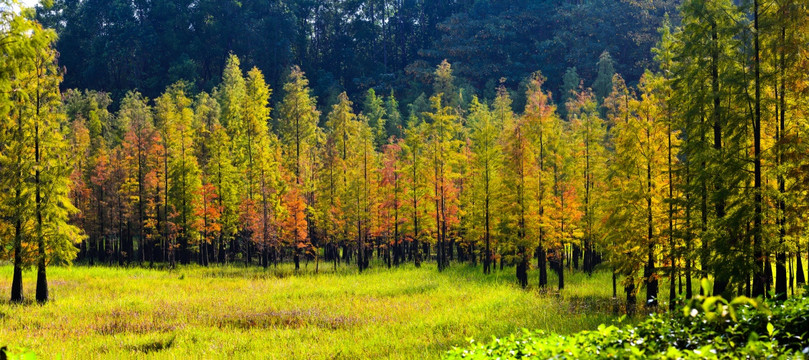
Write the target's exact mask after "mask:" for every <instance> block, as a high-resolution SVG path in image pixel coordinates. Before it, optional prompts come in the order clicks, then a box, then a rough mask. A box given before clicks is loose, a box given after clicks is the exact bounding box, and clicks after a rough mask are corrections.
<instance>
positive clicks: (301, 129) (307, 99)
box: [278, 66, 320, 268]
mask: <svg viewBox="0 0 809 360" xmlns="http://www.w3.org/2000/svg"><path fill="white" fill-rule="evenodd" d="M278 115H279V119H278V132H279V134H280V140H281V145H282V146H281V148H282V150H283V159H284V167H285V168H286V169H288V170H289V171H290V172H292V174H293V177H292V180H293V182H292V184H293V186H296V187H298V189H297V191H296V192H297V193H300V194H301V196H304V198H306V200H307V206H311V205H312V197H311V187H312V186H313V184H311V183H309V182H308V181H307V179H309V178H310V177H309V176H308V174H309V172H310V171H312V170H313V164H312V161H311V158H310V157H308V156H307V154H310V152H311V150H312V149H313V148H314V146H315V143H316V136H315V135H316V132H317V130H318V127H317V124H318V121H319V120H320V112H319V111H318V110H317V106H316V99H315V98H314V97H313V96H312V95H311V90H310V89H309V80H307V79H306V76H305V75H304V73H303V71H301V69H300V68H299V67H297V66H294V67H293V68H292V69H291V71H290V73H289V76H288V77H287V82H286V83H285V84H284V98H283V100H282V101H281V103H280V104H279V105H278ZM292 214H293V216H299V215H300V214H306V218H305V219H303V221H307V222H309V221H308V218H309V216H310V215H309V214H307V213H306V211H305V210H304V212H302V213H299V212H297V211H295V212H292ZM296 223H298V221H296ZM302 249H303V247H301V248H297V247H296V248H295V263H296V268H298V267H299V266H298V264H299V263H300V255H301V252H300V251H301V250H302Z"/></svg>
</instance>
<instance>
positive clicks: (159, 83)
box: [38, 0, 679, 108]
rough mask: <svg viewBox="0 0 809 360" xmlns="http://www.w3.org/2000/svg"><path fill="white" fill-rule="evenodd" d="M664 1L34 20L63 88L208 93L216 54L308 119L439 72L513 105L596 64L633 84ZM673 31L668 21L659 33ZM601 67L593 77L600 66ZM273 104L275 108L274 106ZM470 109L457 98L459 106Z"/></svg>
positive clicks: (396, 1) (108, 5)
mask: <svg viewBox="0 0 809 360" xmlns="http://www.w3.org/2000/svg"><path fill="white" fill-rule="evenodd" d="M678 3H679V1H677V0H575V1H571V0H565V1H558V0H552V1H549V0H511V1H503V0H442V1H430V0H241V1H237V0H55V1H54V4H53V6H52V7H51V8H49V9H42V8H40V9H38V17H39V20H40V21H41V22H42V23H43V24H44V25H45V26H46V27H51V28H54V29H56V30H57V32H58V33H59V40H58V43H57V49H58V51H59V52H60V58H59V63H60V65H61V66H63V67H65V68H66V73H65V78H64V83H63V87H64V88H79V89H93V90H100V91H105V92H109V93H110V94H111V95H112V98H113V99H120V98H121V97H122V96H123V95H124V94H125V93H126V92H127V91H129V90H132V89H138V90H140V91H141V92H142V93H143V94H144V95H146V96H148V97H150V98H154V97H156V96H158V95H159V94H160V93H161V92H162V91H163V90H164V89H165V88H166V87H167V86H168V85H170V84H172V83H174V82H176V81H178V80H186V81H188V82H190V83H191V84H192V86H193V87H195V88H196V90H204V91H208V90H211V89H212V88H213V87H214V86H216V85H217V82H218V81H219V79H220V78H221V75H222V71H223V68H224V65H225V60H226V58H227V56H228V54H229V53H233V54H236V55H238V56H239V58H241V59H242V64H243V66H244V67H245V68H248V69H249V68H251V67H253V66H256V67H258V68H260V69H261V70H262V71H263V72H264V73H265V75H266V76H267V80H268V82H269V84H270V85H271V86H272V88H273V89H278V88H279V87H280V83H281V81H282V80H283V79H284V76H285V75H286V74H287V73H288V71H289V69H290V67H291V66H292V65H300V66H301V68H302V69H303V70H304V71H305V72H306V73H307V75H308V77H309V78H310V79H311V81H312V88H313V92H314V95H316V96H317V98H318V102H319V105H320V106H321V107H325V106H328V105H330V104H332V103H334V102H336V98H337V95H338V94H339V93H340V92H342V91H347V92H348V95H349V96H351V97H359V96H360V95H361V94H364V92H365V91H366V90H367V89H369V88H375V89H376V91H377V92H378V93H382V94H390V92H391V91H393V92H394V93H395V94H396V96H397V97H398V98H399V99H400V100H401V101H400V103H402V104H409V103H412V102H413V101H414V100H415V99H417V98H418V96H419V95H420V94H421V93H422V92H426V93H430V90H429V89H431V88H432V86H431V84H430V81H431V79H432V73H433V71H434V69H435V66H436V64H438V63H439V62H441V60H443V59H447V60H449V62H450V63H451V64H452V66H453V70H454V74H455V75H456V76H457V77H458V80H459V82H460V84H461V86H460V88H461V89H462V90H463V91H465V92H467V93H469V92H474V93H475V94H478V95H480V96H482V97H484V98H488V99H491V98H494V96H495V90H496V87H497V86H498V85H499V81H498V79H500V82H505V84H506V86H507V87H508V88H510V89H513V95H514V98H515V103H514V106H515V107H516V108H519V107H520V106H521V104H522V103H524V100H522V97H524V95H523V94H524V84H521V82H522V81H523V79H526V78H528V76H529V75H530V74H531V73H532V72H534V71H537V70H540V71H542V73H543V74H544V75H545V76H546V77H547V78H548V81H547V83H546V87H547V88H548V89H550V90H552V91H554V93H556V94H558V93H559V92H560V90H561V88H562V87H563V77H564V75H565V73H568V80H569V81H571V80H573V81H575V80H576V76H573V74H574V73H573V72H572V70H573V69H574V68H575V71H576V72H575V74H576V75H577V76H578V77H579V79H580V80H581V81H582V82H583V84H584V85H585V86H591V85H592V83H593V82H594V81H595V79H596V76H597V72H598V68H597V63H598V61H599V58H600V57H601V55H602V54H603V53H604V52H605V51H606V52H608V53H609V55H610V56H611V58H612V62H613V65H614V68H615V69H614V70H615V72H617V73H620V74H622V75H623V76H624V78H625V79H627V81H628V82H629V83H634V82H635V81H637V79H638V78H639V77H640V75H641V74H642V73H643V71H644V69H646V68H651V67H652V66H651V62H652V53H651V51H650V49H651V47H652V46H653V45H654V44H655V42H656V41H658V40H659V35H658V33H657V28H658V27H659V25H660V24H661V22H662V20H663V18H664V16H665V15H666V14H671V15H672V16H675V14H676V13H677V11H676V6H677V4H678ZM672 20H673V22H675V23H676V22H677V19H672ZM602 64H605V63H603V62H602ZM274 96H278V94H277V92H276V94H274ZM470 98H471V96H470Z"/></svg>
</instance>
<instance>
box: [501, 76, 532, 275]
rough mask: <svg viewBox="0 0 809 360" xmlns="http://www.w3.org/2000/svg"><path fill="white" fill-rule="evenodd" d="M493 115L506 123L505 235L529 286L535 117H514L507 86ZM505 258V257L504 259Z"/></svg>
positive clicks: (503, 142) (503, 145) (504, 169)
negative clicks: (529, 230) (529, 226)
mask: <svg viewBox="0 0 809 360" xmlns="http://www.w3.org/2000/svg"><path fill="white" fill-rule="evenodd" d="M492 114H493V116H494V117H495V118H497V121H498V122H499V123H501V124H503V131H502V132H501V139H500V143H501V147H502V149H503V167H502V170H501V174H502V175H501V177H502V181H503V186H504V188H505V191H504V193H503V199H504V201H503V202H502V203H501V205H502V206H503V208H502V210H501V211H502V213H503V216H504V217H505V219H504V222H503V223H502V225H501V227H502V228H503V236H504V237H507V238H508V240H509V241H508V243H509V247H510V248H509V249H507V250H506V251H508V252H510V253H513V254H514V256H515V262H516V263H517V280H518V282H519V283H520V286H522V287H523V288H525V287H526V286H528V266H529V260H530V256H529V255H528V250H529V248H533V247H532V246H529V244H530V243H531V241H530V240H529V237H528V234H527V231H528V220H529V217H530V215H529V213H530V212H531V208H532V206H531V205H532V204H533V201H530V200H531V199H532V198H533V196H532V195H531V193H530V192H531V191H532V189H533V188H534V186H532V185H534V184H535V181H534V180H533V178H534V175H535V174H536V171H535V167H536V162H535V161H536V156H535V155H534V148H533V137H532V135H533V134H532V130H533V129H532V128H533V125H534V124H533V123H532V122H533V121H535V120H537V119H536V118H534V117H528V116H514V114H513V113H512V110H511V98H510V97H509V95H508V91H507V90H506V88H505V87H504V86H502V85H501V86H500V88H499V89H498V91H497V98H495V100H494V105H493V108H492ZM501 261H502V260H501Z"/></svg>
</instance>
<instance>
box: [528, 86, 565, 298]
mask: <svg viewBox="0 0 809 360" xmlns="http://www.w3.org/2000/svg"><path fill="white" fill-rule="evenodd" d="M544 83H545V78H544V77H543V76H542V74H541V73H539V72H536V73H534V74H533V75H531V77H530V78H529V79H528V86H527V89H526V92H525V97H526V103H525V111H524V112H523V116H524V117H526V118H527V122H528V124H529V125H530V126H531V137H532V141H533V144H532V146H533V149H534V151H533V153H534V156H535V160H534V162H535V166H534V169H535V171H536V175H534V179H535V183H536V185H535V186H536V188H535V189H536V190H535V192H534V193H535V194H536V196H535V201H536V202H535V204H536V205H535V210H534V213H533V216H534V217H535V219H534V221H533V223H534V224H535V226H534V227H533V228H534V229H533V231H534V234H535V236H536V239H537V246H536V251H535V252H536V257H537V268H538V269H539V286H540V287H542V286H545V285H547V283H548V274H547V244H546V242H547V233H548V232H549V231H551V229H552V227H553V223H552V220H551V219H550V217H549V216H548V212H547V211H546V209H547V208H549V207H550V206H551V199H552V198H551V196H550V193H551V191H550V189H551V188H552V186H553V176H552V172H551V171H550V170H551V167H550V159H549V158H550V156H551V155H550V154H551V144H553V143H554V142H555V141H556V137H558V136H559V134H555V133H554V129H553V125H554V124H555V123H557V122H558V121H559V119H558V115H557V114H556V106H555V105H554V104H553V103H552V99H551V94H550V93H548V92H545V91H544V90H543V89H542V85H543V84H544Z"/></svg>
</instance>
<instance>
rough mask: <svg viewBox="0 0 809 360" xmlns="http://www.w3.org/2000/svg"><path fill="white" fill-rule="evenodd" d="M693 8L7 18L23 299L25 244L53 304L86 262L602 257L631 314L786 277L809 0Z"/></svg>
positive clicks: (181, 11) (9, 225)
mask: <svg viewBox="0 0 809 360" xmlns="http://www.w3.org/2000/svg"><path fill="white" fill-rule="evenodd" d="M678 3H679V4H678V5H677V6H676V8H675V4H673V2H672V3H669V2H665V1H662V2H658V1H649V2H635V1H631V2H630V1H619V2H616V1H599V0H595V1H577V2H551V1H536V2H533V1H513V2H494V1H493V2H489V1H474V2H472V1H448V2H427V1H424V2H421V1H392V2H387V1H384V0H383V1H334V2H307V1H296V2H291V3H283V2H269V3H268V4H265V3H264V2H244V3H237V2H229V1H228V2H222V1H185V2H181V1H176V0H174V1H132V2H129V1H103V2H102V1H89V0H88V1H81V2H77V1H55V4H53V7H51V8H50V9H44V8H39V9H38V10H37V11H36V12H34V11H33V10H30V9H27V10H22V11H21V12H13V11H7V12H3V17H2V19H1V20H0V21H2V24H0V31H2V32H0V57H2V58H3V59H4V61H3V62H2V65H0V110H1V111H2V114H3V115H2V116H3V118H4V120H3V122H2V123H0V181H1V182H0V212H1V213H2V217H0V231H2V234H3V237H2V238H1V239H2V241H3V245H4V246H3V247H2V252H3V253H2V255H3V256H4V257H6V258H9V259H12V261H13V263H14V266H15V267H14V281H13V286H12V294H11V296H12V300H16V301H19V300H22V280H21V275H20V274H21V273H22V269H24V268H26V267H29V266H32V265H35V266H36V267H37V269H38V281H37V300H40V301H46V300H47V298H48V293H47V282H46V266H47V265H48V264H54V263H64V262H70V261H72V260H73V259H74V258H75V257H76V256H78V259H79V260H80V261H82V262H87V263H89V264H109V265H122V266H123V265H127V266H128V265H133V264H141V265H144V266H150V265H154V264H155V263H168V264H170V265H171V266H174V265H175V264H177V263H180V264H189V263H199V264H201V265H208V264H212V263H244V264H245V265H251V264H252V265H257V266H263V267H270V266H274V265H277V264H278V263H279V262H284V261H292V262H294V264H295V267H296V268H297V267H299V266H301V265H302V263H307V266H309V265H308V264H309V263H311V262H314V265H312V266H315V267H321V266H334V267H337V266H340V265H341V264H344V265H349V264H350V265H351V266H357V267H358V268H359V269H360V271H362V270H364V269H366V268H367V267H368V266H370V265H371V264H372V260H373V259H374V258H376V259H378V261H375V262H373V263H375V264H380V266H396V265H399V264H402V263H405V262H413V263H415V264H416V265H420V266H425V264H427V263H432V264H434V266H437V268H438V270H439V271H440V270H444V269H446V268H447V267H449V266H452V264H453V263H457V262H470V263H473V264H479V263H480V264H482V266H483V270H482V271H483V272H485V273H488V272H490V271H491V270H492V268H493V267H499V268H500V269H503V268H504V267H513V268H514V269H515V271H516V278H517V280H518V282H519V283H520V284H521V285H522V286H523V287H525V286H527V285H528V283H529V281H532V282H533V281H534V280H529V278H528V270H529V269H530V268H531V267H535V268H537V269H539V271H538V274H539V278H538V282H537V284H538V286H540V287H550V286H551V285H549V284H547V283H548V276H547V275H548V271H553V272H556V273H557V274H558V276H557V278H558V284H557V285H556V286H558V288H559V289H561V288H563V287H564V286H565V277H564V275H565V272H566V271H567V270H566V269H576V270H581V271H583V272H587V273H592V272H593V271H594V269H595V268H596V266H602V267H606V268H608V269H611V271H612V273H613V296H614V297H615V296H617V294H618V291H619V288H623V290H624V291H625V293H626V299H627V304H628V307H627V309H628V311H631V309H632V307H633V305H634V304H635V297H636V295H637V294H638V291H639V289H640V288H645V289H646V296H647V299H646V304H647V305H652V306H654V305H656V304H657V300H658V298H664V297H668V298H670V299H674V298H675V297H677V296H678V295H679V294H681V293H684V296H685V297H687V298H690V297H691V296H692V294H691V291H692V290H691V289H692V288H694V287H693V286H692V285H691V281H692V279H694V278H706V277H711V278H713V279H714V282H715V290H716V292H717V293H728V294H749V295H753V296H760V295H765V294H766V293H768V292H769V291H772V292H773V293H774V294H775V295H776V296H777V297H779V298H785V297H787V295H788V293H789V291H790V290H792V291H793V293H794V288H795V285H794V284H796V283H797V284H802V283H805V282H806V278H805V275H804V272H803V263H802V262H803V261H804V259H805V258H804V256H803V255H804V254H807V253H809V250H808V249H809V246H807V244H806V240H805V231H806V228H805V226H804V220H805V219H804V214H805V209H806V208H805V206H806V204H807V199H806V195H807V191H809V188H807V187H808V186H809V179H807V176H808V173H807V170H806V167H807V166H809V164H807V162H806V161H807V160H806V157H805V154H806V153H807V151H809V149H808V148H807V145H806V141H805V137H806V136H807V131H809V121H807V117H806V114H807V108H806V106H807V102H806V98H807V94H806V92H807V80H809V79H807V74H809V71H807V70H809V61H807V50H808V49H809V47H807V41H809V36H808V35H807V34H809V15H808V13H807V12H808V11H809V9H807V4H806V2H804V1H798V0H782V1H758V0H756V1H746V2H743V3H740V4H737V3H735V2H732V1H730V0H717V1H696V0H687V1H682V2H678ZM2 4H3V5H2V6H3V7H4V8H8V7H10V6H12V4H13V2H11V1H9V0H4V1H2ZM666 12H669V13H670V15H666ZM591 18H592V19H600V20H594V21H592V22H591V21H588V19H591ZM619 19H620V21H619ZM40 24H42V25H40ZM43 26H49V27H52V28H53V29H47V28H44V27H43ZM57 35H58V36H57ZM583 39H584V40H583ZM574 46H575V51H573V50H571V49H573V48H574ZM57 59H58V61H57ZM445 59H446V60H445ZM299 65H300V66H299ZM265 71H266V73H265ZM265 74H266V76H265ZM268 79H269V80H268ZM63 80H64V82H63ZM273 84H277V85H273ZM74 87H78V88H88V89H91V90H74V89H73V88H74ZM549 88H556V89H559V90H558V91H557V92H552V91H549V90H548V89H549ZM557 94H558V95H557ZM773 267H774V270H772V269H773ZM796 270H797V271H796ZM788 273H789V274H793V273H795V274H796V278H792V276H791V275H790V277H789V278H787V274H788ZM664 278H665V279H669V280H671V281H667V282H666V284H668V285H669V288H668V289H659V287H660V286H659V284H660V282H661V281H660V279H664ZM619 281H620V283H619ZM773 284H774V288H772V289H771V286H773ZM790 285H791V286H790ZM670 306H671V307H674V306H675V301H671V302H670Z"/></svg>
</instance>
